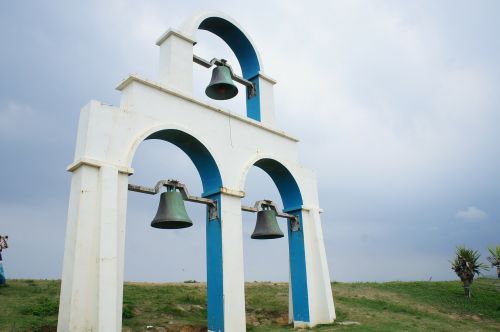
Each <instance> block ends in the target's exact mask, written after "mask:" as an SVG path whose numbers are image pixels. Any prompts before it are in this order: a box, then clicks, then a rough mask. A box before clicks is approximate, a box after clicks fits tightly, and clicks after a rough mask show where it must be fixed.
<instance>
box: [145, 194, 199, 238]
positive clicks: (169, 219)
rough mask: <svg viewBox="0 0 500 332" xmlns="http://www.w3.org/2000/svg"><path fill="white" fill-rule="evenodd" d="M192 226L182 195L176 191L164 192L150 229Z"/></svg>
mask: <svg viewBox="0 0 500 332" xmlns="http://www.w3.org/2000/svg"><path fill="white" fill-rule="evenodd" d="M191 226H193V222H192V221H191V219H190V218H189V216H188V214H187V212H186V207H185V206H184V200H183V198H182V195H181V193H180V192H178V191H166V192H164V193H162V194H161V196H160V204H159V205H158V212H156V216H155V217H154V219H153V221H152V222H151V227H155V228H163V229H176V228H186V227H191Z"/></svg>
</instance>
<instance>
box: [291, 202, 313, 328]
mask: <svg viewBox="0 0 500 332" xmlns="http://www.w3.org/2000/svg"><path fill="white" fill-rule="evenodd" d="M286 213H289V214H293V215H296V216H298V217H299V222H300V225H301V227H300V230H299V231H295V232H292V229H291V227H290V222H288V250H289V254H290V279H291V280H290V283H291V289H292V301H293V321H294V323H299V322H304V323H307V322H309V321H310V318H309V298H308V292H307V272H306V257H305V250H304V232H303V227H302V221H303V219H302V210H301V209H300V210H292V211H288V210H287V211H286Z"/></svg>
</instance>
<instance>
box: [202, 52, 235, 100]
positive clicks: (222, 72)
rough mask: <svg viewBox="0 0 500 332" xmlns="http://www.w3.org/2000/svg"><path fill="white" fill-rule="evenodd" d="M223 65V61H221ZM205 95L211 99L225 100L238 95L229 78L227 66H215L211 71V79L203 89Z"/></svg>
mask: <svg viewBox="0 0 500 332" xmlns="http://www.w3.org/2000/svg"><path fill="white" fill-rule="evenodd" d="M222 63H225V60H222ZM205 93H206V95H207V96H209V97H210V98H212V99H216V100H227V99H231V98H233V97H234V96H236V95H237V94H238V88H237V87H236V85H235V84H234V83H233V79H232V78H231V69H230V68H229V67H228V66H225V65H224V64H222V65H217V67H215V68H214V70H213V71H212V79H211V80H210V84H208V86H207V88H206V89H205Z"/></svg>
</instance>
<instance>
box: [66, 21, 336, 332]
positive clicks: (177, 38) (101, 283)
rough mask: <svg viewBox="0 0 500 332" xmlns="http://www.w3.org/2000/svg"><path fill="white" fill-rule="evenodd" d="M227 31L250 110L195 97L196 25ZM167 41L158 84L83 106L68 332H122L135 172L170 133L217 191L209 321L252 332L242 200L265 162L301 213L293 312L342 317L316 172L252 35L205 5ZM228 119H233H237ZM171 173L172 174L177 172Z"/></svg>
mask: <svg viewBox="0 0 500 332" xmlns="http://www.w3.org/2000/svg"><path fill="white" fill-rule="evenodd" d="M198 29H204V30H208V31H211V32H213V33H214V34H216V35H218V36H219V37H221V38H222V39H223V40H224V41H225V42H226V43H227V44H228V45H229V46H230V47H231V48H232V50H233V51H234V53H235V54H236V56H237V58H238V61H239V62H240V66H241V68H242V72H243V76H244V78H245V79H247V80H250V81H252V82H253V83H255V84H256V87H257V96H256V97H254V98H252V99H249V100H247V117H244V116H239V115H236V114H233V113H230V112H228V111H225V110H222V109H220V108H218V107H215V106H212V105H209V104H207V103H205V102H202V101H199V100H196V99H194V98H193V96H192V66H193V45H194V44H195V40H196V39H195V38H196V31H197V30H198ZM157 45H159V46H160V66H159V73H160V74H159V81H158V82H153V81H150V80H147V79H144V78H141V77H139V76H130V77H128V78H127V79H126V80H124V81H123V82H122V83H121V84H120V85H119V86H118V88H117V89H118V90H120V91H121V92H122V97H121V102H120V106H119V107H115V106H110V105H106V104H103V103H101V102H98V101H91V102H90V103H89V104H87V105H86V106H85V107H84V108H83V109H82V110H81V114H80V120H79V126H78V136H77V143H76V151H75V159H74V162H73V163H72V164H71V165H70V166H69V167H68V171H70V172H72V182H71V192H70V202H69V211H68V223H67V231H66V242H65V253H64V263H63V274H62V286H61V300H60V309H59V321H58V331H60V332H64V331H94V332H95V331H100V332H110V331H121V324H122V315H121V313H122V300H123V273H124V243H125V219H126V217H125V215H126V207H127V194H128V191H127V187H128V177H129V175H131V174H132V173H133V170H132V169H131V162H132V159H133V156H134V153H135V151H136V148H137V147H138V145H139V144H140V143H141V142H142V141H144V140H145V139H163V140H167V141H170V142H172V143H173V144H175V145H177V146H178V147H180V148H181V149H182V150H183V151H184V152H186V153H187V154H188V156H189V157H190V158H191V160H192V161H193V163H194V164H195V166H196V168H197V170H198V172H199V173H200V176H201V178H202V183H203V190H204V193H203V196H205V197H209V198H211V199H214V200H217V202H218V208H219V219H217V220H212V221H207V224H206V227H207V284H208V329H209V330H210V331H230V332H233V331H244V330H245V293H244V272H243V238H242V216H241V198H242V197H244V195H245V194H244V190H243V189H244V183H245V177H246V174H247V171H248V169H249V168H250V167H251V166H252V165H256V166H258V167H260V168H262V169H263V170H264V171H266V172H267V173H268V174H269V175H270V176H271V178H272V179H273V180H274V182H275V183H276V185H277V187H278V189H279V192H280V194H281V197H282V200H283V205H284V207H285V211H286V212H287V213H290V214H295V215H297V216H299V220H300V226H301V227H300V230H299V231H297V232H292V231H291V230H290V229H289V230H288V238H289V250H290V255H289V256H290V309H289V311H290V313H289V316H290V321H291V322H292V321H293V323H294V326H296V327H304V326H314V325H316V324H319V323H331V322H333V320H334V319H335V309H334V304H333V298H332V292H331V284H330V278H329V272H328V267H327V260H326V253H325V247H324V242H323V234H322V230H321V222H320V215H319V213H320V208H319V203H318V195H317V185H316V179H315V176H314V174H313V173H312V172H311V171H309V170H307V169H305V168H303V167H301V166H300V164H299V162H298V150H297V145H298V140H297V139H295V138H293V137H290V136H289V135H287V134H286V133H284V132H282V131H280V130H279V129H277V128H275V126H274V100H273V85H274V84H275V81H274V80H272V79H270V78H269V77H267V76H266V75H265V74H264V73H263V72H262V61H261V58H260V56H259V55H258V53H257V51H256V48H255V47H254V45H253V42H252V41H251V39H250V38H249V37H248V35H247V34H246V33H245V32H244V30H243V29H242V28H241V27H240V26H239V25H238V24H237V23H236V22H235V21H234V20H233V19H232V18H230V17H228V16H227V15H225V14H222V13H218V12H203V13H200V14H197V15H195V16H193V17H192V18H191V19H189V20H187V21H186V23H184V24H183V25H182V26H181V28H180V30H172V29H170V30H168V31H167V32H166V33H165V34H164V35H163V36H162V37H161V38H160V39H159V40H158V42H157ZM228 119H229V120H230V121H228ZM167 176H168V175H167Z"/></svg>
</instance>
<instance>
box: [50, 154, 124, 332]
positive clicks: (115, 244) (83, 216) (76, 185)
mask: <svg viewBox="0 0 500 332" xmlns="http://www.w3.org/2000/svg"><path fill="white" fill-rule="evenodd" d="M70 171H72V172H73V176H72V183H71V193H70V202H69V210H68V223H67V230H66V243H65V253H64V262H63V277H62V286H61V296H60V306H59V320H58V328H57V329H58V331H60V332H63V331H64V332H66V331H96V332H98V331H102V332H105V331H120V330H121V321H122V318H121V309H122V296H123V295H122V289H123V257H124V255H123V252H124V244H125V213H126V200H127V184H128V174H125V173H121V172H120V171H119V170H118V169H117V168H115V167H113V166H108V165H102V164H101V165H98V164H94V165H92V164H90V163H88V162H87V163H83V162H82V163H77V164H74V165H73V166H72V168H71V169H70Z"/></svg>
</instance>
